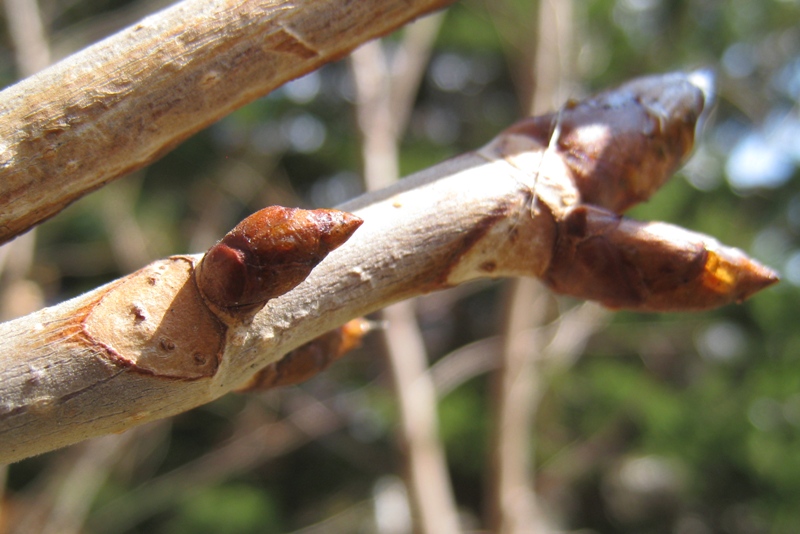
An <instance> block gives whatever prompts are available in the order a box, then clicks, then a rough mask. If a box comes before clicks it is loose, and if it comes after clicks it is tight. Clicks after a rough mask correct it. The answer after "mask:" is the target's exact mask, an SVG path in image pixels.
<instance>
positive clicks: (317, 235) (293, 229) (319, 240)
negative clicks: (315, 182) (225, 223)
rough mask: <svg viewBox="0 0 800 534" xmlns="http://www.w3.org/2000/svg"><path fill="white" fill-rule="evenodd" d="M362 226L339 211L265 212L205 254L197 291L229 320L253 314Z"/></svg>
mask: <svg viewBox="0 0 800 534" xmlns="http://www.w3.org/2000/svg"><path fill="white" fill-rule="evenodd" d="M362 222H363V221H362V220H361V219H360V218H358V217H356V216H355V215H352V214H350V213H346V212H343V211H339V210H331V209H319V210H303V209H298V208H284V207H281V206H271V207H268V208H264V209H263V210H261V211H258V212H256V213H254V214H253V215H251V216H249V217H247V218H246V219H245V220H243V221H242V222H241V223H240V224H239V225H238V226H236V228H234V229H233V230H231V231H230V232H228V234H227V235H225V237H223V238H222V239H221V240H220V241H219V242H218V243H217V244H216V245H214V246H213V247H211V248H210V249H209V250H208V252H207V253H206V255H205V256H204V257H203V259H202V260H201V262H200V264H199V265H198V267H197V270H196V272H195V276H196V281H197V286H198V288H199V289H200V292H201V293H202V294H203V296H204V297H205V298H206V299H207V300H208V301H209V302H211V303H212V304H213V305H215V306H217V307H219V308H222V309H223V310H225V311H226V312H228V313H230V314H231V315H234V316H247V315H252V314H253V313H255V312H257V311H258V310H259V309H261V308H262V307H263V306H264V304H266V302H267V301H268V300H269V299H272V298H275V297H277V296H280V295H283V294H284V293H287V292H288V291H290V290H291V289H293V288H294V287H295V286H297V285H298V284H299V283H300V282H302V281H303V280H305V278H306V277H307V276H308V275H309V273H310V272H311V270H312V269H313V268H314V267H315V266H316V265H317V264H318V263H319V262H321V261H322V260H323V259H324V258H325V256H327V255H328V253H329V252H331V251H332V250H334V249H335V248H337V247H338V246H339V245H341V244H342V243H344V242H345V241H347V239H349V238H350V236H351V235H352V234H353V232H355V231H356V229H357V228H358V227H359V226H361V223H362Z"/></svg>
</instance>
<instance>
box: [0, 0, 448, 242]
mask: <svg viewBox="0 0 800 534" xmlns="http://www.w3.org/2000/svg"><path fill="white" fill-rule="evenodd" d="M452 1H453V0H404V1H401V0H389V1H387V0H358V1H354V0H313V1H312V0H302V1H292V2H289V1H278V2H266V1H263V0H241V1H238V2H235V3H231V2H223V1H222V0H185V1H183V2H181V3H179V4H177V5H175V6H173V7H171V8H169V9H166V10H164V11H161V12H159V13H156V14H155V15H152V16H150V17H148V18H146V19H144V20H142V21H141V22H140V23H139V24H136V25H135V26H133V27H130V28H128V29H126V30H124V31H122V32H120V33H118V34H116V35H114V36H112V37H109V38H108V39H105V40H103V41H101V42H99V43H97V44H96V45H94V46H91V47H89V48H87V49H85V50H84V51H83V52H81V53H79V54H76V55H74V56H71V57H69V58H67V59H66V60H64V61H61V62H60V63H58V64H56V65H54V66H52V67H51V68H49V69H46V70H45V71H42V72H40V73H39V74H37V75H35V76H32V77H30V78H28V79H26V80H23V81H22V82H20V83H18V84H16V85H14V86H12V87H10V88H8V89H6V90H5V91H3V92H2V93H0V243H3V242H5V241H8V240H9V239H11V238H12V237H14V236H16V235H18V234H20V233H22V232H24V231H26V230H27V229H29V228H31V227H32V226H34V225H36V224H38V223H40V222H41V221H43V220H45V219H47V218H49V217H51V216H53V215H55V214H56V213H58V212H59V211H60V210H61V209H63V208H64V207H66V206H67V205H68V204H70V203H71V202H73V201H75V200H77V199H78V198H80V197H81V196H82V195H84V194H86V193H88V192H90V191H93V190H95V189H97V188H99V187H101V186H102V185H103V184H105V183H107V182H109V181H110V180H113V179H115V178H118V177H120V176H122V175H124V174H126V173H128V172H131V171H133V170H135V169H138V168H140V167H142V166H144V165H146V164H148V163H150V162H152V161H153V160H155V159H157V158H158V157H159V156H161V155H163V154H164V153H165V152H167V151H168V150H170V149H171V148H172V147H174V146H175V145H176V144H178V143H179V142H181V141H182V140H184V139H186V138H187V137H189V136H190V135H192V134H194V133H195V132H197V131H199V130H200V129H202V128H204V127H206V126H208V125H209V124H211V123H212V122H214V121H216V120H218V119H220V118H221V117H223V116H225V115H227V114H228V113H230V112H231V111H233V110H234V109H236V108H238V107H240V106H242V105H244V104H246V103H248V102H250V101H252V100H254V99H256V98H258V97H260V96H263V95H265V94H267V93H268V92H270V91H272V90H273V89H275V88H276V87H279V86H280V85H282V84H284V83H286V82H287V81H289V80H292V79H294V78H297V77H299V76H301V75H303V74H305V73H308V72H310V71H312V70H314V69H317V68H319V67H320V66H321V65H323V64H324V63H327V62H329V61H332V60H335V59H338V58H341V57H342V56H343V55H344V54H346V53H348V52H349V51H351V50H352V49H354V48H355V47H356V46H358V45H359V44H361V43H363V42H365V41H367V40H370V39H373V38H375V37H378V36H381V35H384V34H386V33H388V32H390V31H392V30H394V29H395V28H398V27H399V26H401V25H403V24H405V23H406V22H408V21H410V20H413V19H414V18H416V17H419V16H421V15H423V14H425V13H428V12H430V11H433V10H435V9H439V8H441V7H444V6H446V5H448V4H450V3H452Z"/></svg>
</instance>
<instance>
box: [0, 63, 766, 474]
mask: <svg viewBox="0 0 800 534" xmlns="http://www.w3.org/2000/svg"><path fill="white" fill-rule="evenodd" d="M702 108H703V97H702V92H701V91H700V89H698V88H697V87H696V86H695V85H693V84H692V83H690V81H689V80H688V79H687V77H686V76H685V75H680V74H673V75H666V76H661V77H651V78H645V79H642V80H635V81H633V82H630V83H628V84H626V85H624V86H622V87H620V88H618V89H616V90H614V91H609V92H607V93H604V94H601V95H599V96H598V97H596V98H593V99H589V100H587V101H585V102H582V103H572V104H571V105H570V106H568V107H567V108H566V109H565V110H564V112H563V114H562V116H561V130H560V134H559V136H558V138H557V141H558V142H557V144H555V145H552V146H551V148H550V149H548V140H549V139H550V133H551V132H552V128H551V127H550V124H551V123H552V121H553V120H554V117H551V116H544V117H538V118H533V119H527V120H525V121H522V122H521V123H518V124H517V125H515V126H512V127H511V128H509V129H507V130H506V131H504V132H502V133H501V134H500V135H498V136H497V137H496V138H495V140H494V141H492V142H491V143H489V145H487V146H485V147H483V148H482V149H480V150H478V151H476V152H470V153H467V154H464V155H462V156H459V157H456V158H454V159H452V160H449V161H447V162H444V163H442V164H440V165H437V166H435V167H432V168H430V169H427V170H425V171H422V172H420V173H417V174H415V175H413V176H411V177H409V178H406V179H405V180H402V181H400V182H398V183H397V184H395V185H394V186H392V187H389V188H387V189H384V190H381V191H377V192H374V193H369V194H366V195H364V196H362V197H360V198H358V199H356V200H354V201H352V202H349V203H347V204H346V205H344V206H342V207H341V208H342V209H344V210H347V211H351V212H353V213H354V214H356V215H357V216H358V217H360V218H361V219H363V221H364V222H363V225H362V226H361V227H360V228H359V229H358V230H357V231H355V234H354V235H353V237H352V238H350V239H349V241H347V242H346V243H345V244H344V245H342V246H341V247H340V248H338V249H336V250H334V251H333V252H331V253H330V255H328V256H327V258H326V259H325V260H324V261H322V262H321V263H320V264H319V265H318V266H317V267H316V268H315V269H314V270H313V271H311V274H310V275H309V276H308V278H306V279H305V280H304V281H303V282H302V283H300V285H298V286H296V287H295V288H294V289H292V290H291V291H289V292H288V293H286V294H283V295H281V296H278V297H276V298H274V299H272V300H270V301H269V302H267V304H266V306H265V307H264V308H263V309H262V310H261V311H260V312H258V313H256V314H255V315H254V316H253V317H252V320H251V319H250V317H249V316H247V315H238V314H237V313H233V312H232V311H231V310H235V308H231V307H229V305H228V304H227V303H224V304H220V303H218V306H219V307H220V308H223V309H222V310H220V309H217V308H216V307H215V306H211V307H209V306H208V305H207V303H206V300H205V299H204V298H203V296H202V295H201V294H200V292H199V291H198V284H197V283H196V282H195V272H194V271H195V267H196V266H197V264H198V262H199V260H200V259H201V256H200V255H195V256H175V257H171V258H167V259H164V260H160V261H157V262H154V263H153V264H151V265H149V266H147V267H145V268H143V269H142V270H140V271H137V272H136V273H133V274H132V275H130V276H128V277H125V278H122V279H120V280H117V281H115V282H112V283H110V284H108V285H106V286H103V287H101V288H98V289H96V290H94V291H92V292H90V293H87V294H86V295H83V296H81V297H78V298H76V299H73V300H71V301H68V302H65V303H63V304H60V305H57V306H54V307H51V308H47V309H45V310H42V311H40V312H37V313H35V314H32V315H29V316H27V317H24V318H21V319H18V320H15V321H12V322H9V323H5V324H3V325H0V343H2V347H3V352H2V353H1V354H0V377H2V380H0V399H2V400H0V403H1V404H0V462H11V461H16V460H19V459H21V458H25V457H27V456H31V455H34V454H39V453H42V452H45V451H48V450H51V449H54V448H57V447H62V446H64V445H68V444H70V443H74V442H77V441H80V440H83V439H86V438H89V437H92V436H97V435H101V434H106V433H110V432H119V431H122V430H125V429H126V428H130V427H132V426H135V425H137V424H141V423H144V422H146V421H149V420H153V419H158V418H162V417H168V416H170V415H174V414H177V413H180V412H183V411H186V410H188V409H190V408H192V407H195V406H197V405H200V404H203V403H206V402H209V401H211V400H213V399H215V398H218V397H220V396H222V395H224V394H225V393H227V392H228V391H230V390H231V389H234V388H236V387H238V386H241V385H244V384H245V383H246V382H247V380H248V379H249V378H250V377H251V376H252V375H253V374H254V373H255V372H256V371H258V370H259V369H261V368H263V367H264V366H266V365H268V364H270V363H271V362H274V361H276V360H278V359H279V358H280V357H281V356H282V355H284V354H286V353H287V352H289V351H290V350H292V349H294V348H296V347H298V346H299V345H301V344H303V343H305V342H307V341H309V340H311V339H312V338H314V337H315V336H318V335H320V334H322V333H323V332H326V331H328V330H331V329H333V328H335V327H337V326H339V325H341V324H343V323H344V322H346V321H347V320H349V319H352V318H354V317H358V316H361V315H364V314H367V313H369V312H371V311H374V310H377V309H379V308H382V307H385V306H386V305H388V304H390V303H392V302H396V301H399V300H403V299H407V298H409V297H412V296H415V295H420V294H424V293H428V292H431V291H435V290H437V289H442V288H445V287H449V286H452V285H455V284H460V283H462V282H466V281H469V280H473V279H476V278H482V277H499V276H533V277H540V278H542V279H543V280H544V281H545V282H547V283H548V284H550V285H551V287H556V288H557V289H558V290H560V291H563V292H568V293H570V294H574V295H578V296H583V297H592V298H597V299H599V300H601V301H603V302H606V303H607V304H610V305H614V306H626V307H630V308H633V309H641V310H685V309H702V308H709V307H714V306H719V305H722V304H725V303H728V302H733V301H739V300H742V299H744V298H747V297H748V296H749V295H751V294H752V293H754V292H755V291H757V290H759V289H761V288H763V287H765V286H767V285H770V284H772V283H774V282H775V281H776V280H777V277H776V276H775V274H774V273H773V272H772V271H770V270H769V269H766V268H764V267H762V266H760V265H758V264H757V263H755V262H753V261H752V260H749V259H748V258H747V257H746V256H744V255H743V254H742V253H741V252H740V251H736V250H735V249H728V248H725V247H723V246H721V245H719V243H717V242H716V241H714V240H713V239H711V238H708V237H706V236H702V235H700V234H694V233H691V232H688V231H685V230H681V229H679V228H676V227H673V226H669V225H665V224H658V223H653V224H652V225H651V224H649V223H637V222H635V221H630V220H626V219H621V218H620V217H619V216H617V215H616V214H615V213H613V212H611V211H607V210H606V209H602V208H600V207H597V206H591V205H586V204H584V203H583V202H587V201H592V202H595V203H596V204H597V205H600V206H604V207H606V208H612V209H614V210H619V209H622V208H624V207H626V206H628V205H630V204H632V203H633V202H635V201H637V200H641V199H642V198H646V197H647V196H648V195H649V194H650V193H652V192H653V191H654V190H655V189H656V188H657V187H658V186H659V185H661V184H662V183H663V182H664V181H665V180H666V177H667V176H669V174H671V173H672V172H673V171H674V169H675V168H676V166H677V165H678V164H679V163H680V162H681V161H682V160H683V159H684V157H685V156H686V154H687V153H688V151H689V150H690V149H691V140H692V138H693V132H694V127H695V121H696V119H697V117H698V116H699V115H700V112H701V110H702ZM610 178H613V179H614V180H613V181H612V180H610ZM598 181H605V183H606V187H608V188H613V189H614V190H615V191H614V192H613V193H612V194H609V192H608V191H605V190H604V189H603V187H601V186H600V185H599V183H598ZM534 187H535V191H534ZM245 226H246V225H245ZM260 230H262V231H264V232H265V233H267V234H268V233H269V227H268V226H264V227H263V228H261V229H260ZM249 231H250V229H247V230H246V232H249ZM230 235H231V234H229V236H230ZM248 235H249V234H248ZM227 239H228V238H226V240H227ZM226 240H223V243H229V244H231V245H233V244H234V243H233V242H232V241H230V242H229V241H226ZM215 247H216V246H215ZM212 250H213V249H212ZM571 260H574V261H571ZM592 265H593V266H594V269H593V270H592V269H591V268H590V267H591V266H592ZM248 268H249V267H248ZM231 283H238V279H232V282H231ZM202 285H206V284H205V283H203V284H202ZM598 286H600V290H598ZM221 294H223V295H231V294H233V293H229V292H227V291H223V292H222V293H221ZM237 302H238V301H237ZM245 302H247V303H248V304H249V301H245ZM226 310H227V311H226ZM245 311H248V312H249V311H250V309H249V308H248V309H247V310H245ZM229 312H230V313H229Z"/></svg>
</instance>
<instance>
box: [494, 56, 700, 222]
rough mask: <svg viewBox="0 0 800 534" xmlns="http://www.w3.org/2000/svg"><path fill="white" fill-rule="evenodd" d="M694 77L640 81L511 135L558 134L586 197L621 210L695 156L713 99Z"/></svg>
mask: <svg viewBox="0 0 800 534" xmlns="http://www.w3.org/2000/svg"><path fill="white" fill-rule="evenodd" d="M696 79H697V76H696V75H693V74H692V73H682V72H675V73H670V74H663V75H657V76H648V77H644V78H637V79H635V80H632V81H630V82H628V83H626V84H623V85H622V86H620V87H617V88H615V89H611V90H609V91H605V92H603V93H600V94H598V95H596V96H594V97H592V98H588V99H586V100H583V101H580V102H572V103H568V104H567V105H565V106H564V108H563V109H562V110H561V112H560V113H551V114H548V115H542V116H538V117H530V118H528V119H525V120H523V121H520V122H518V123H517V124H515V125H514V126H511V127H510V128H509V129H507V130H506V133H507V134H511V135H525V136H529V137H532V138H534V139H535V140H537V142H538V143H539V144H541V145H542V146H548V145H549V144H550V141H551V139H550V138H551V136H553V135H556V136H557V139H556V143H555V150H556V151H557V153H558V154H559V155H560V156H561V157H562V158H563V160H564V162H565V163H566V164H567V167H568V168H569V170H570V172H571V173H572V178H573V179H574V181H575V185H576V187H577V188H578V190H579V191H580V194H581V201H582V202H583V203H585V204H592V205H595V206H600V207H603V208H606V209H609V210H611V211H614V212H616V213H621V212H622V211H624V210H626V209H628V208H629V207H631V206H633V205H634V204H636V203H638V202H642V201H644V200H646V199H648V198H650V196H651V195H652V194H653V193H655V192H656V191H657V190H658V188H659V187H661V186H662V185H663V184H664V183H665V182H666V181H667V180H669V178H670V177H671V176H672V174H673V173H674V172H675V171H676V170H677V169H678V167H679V166H680V165H681V164H682V163H683V161H685V159H686V158H687V156H688V155H689V154H690V153H691V151H692V148H693V145H694V136H695V129H696V127H697V124H698V120H699V119H700V117H701V115H702V114H703V112H704V110H705V109H706V99H707V94H706V90H705V89H704V88H703V87H700V86H699V85H698V83H699V82H697V81H696ZM709 83H710V82H709ZM512 146H513V145H512Z"/></svg>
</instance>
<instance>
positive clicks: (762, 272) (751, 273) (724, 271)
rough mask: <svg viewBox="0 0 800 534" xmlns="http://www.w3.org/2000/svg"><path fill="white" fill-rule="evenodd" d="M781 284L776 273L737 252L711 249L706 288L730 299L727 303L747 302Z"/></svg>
mask: <svg viewBox="0 0 800 534" xmlns="http://www.w3.org/2000/svg"><path fill="white" fill-rule="evenodd" d="M779 281H780V277H779V276H778V273H777V272H775V271H774V270H772V269H770V268H769V267H766V266H764V265H762V264H760V263H759V262H757V261H755V260H753V259H751V258H749V257H748V256H746V255H745V254H744V253H743V252H742V251H740V250H738V249H734V248H728V247H721V248H720V249H716V250H709V255H708V260H707V261H706V265H705V276H704V286H705V287H707V288H708V289H711V290H712V291H714V292H717V293H720V294H721V296H723V295H724V296H725V297H727V298H726V299H725V301H726V303H727V302H738V303H741V302H744V301H745V300H747V299H748V298H750V297H751V296H753V295H755V294H756V293H758V292H759V291H761V290H762V289H766V288H767V287H769V286H771V285H773V284H776V283H778V282H779Z"/></svg>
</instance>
